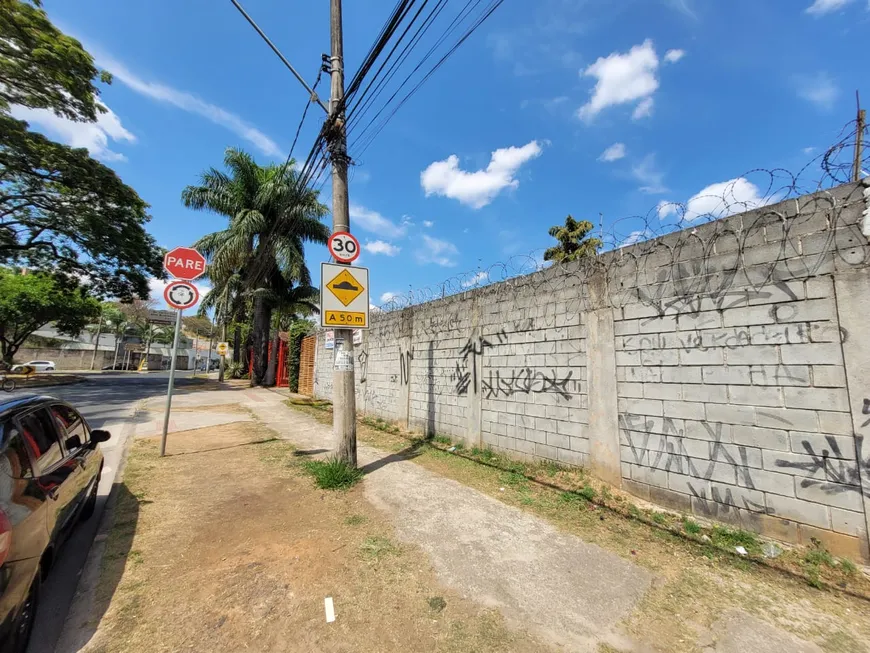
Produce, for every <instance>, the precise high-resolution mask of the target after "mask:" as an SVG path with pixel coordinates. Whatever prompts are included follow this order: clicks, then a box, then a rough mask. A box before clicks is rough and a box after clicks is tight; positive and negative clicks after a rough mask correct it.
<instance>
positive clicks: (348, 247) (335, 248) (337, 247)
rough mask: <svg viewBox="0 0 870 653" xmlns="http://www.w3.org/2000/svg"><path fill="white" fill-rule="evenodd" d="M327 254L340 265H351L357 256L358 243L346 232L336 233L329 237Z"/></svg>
mask: <svg viewBox="0 0 870 653" xmlns="http://www.w3.org/2000/svg"><path fill="white" fill-rule="evenodd" d="M329 253H330V254H332V258H334V259H335V260H336V261H340V262H342V263H352V262H353V261H355V260H356V259H357V257H358V256H359V241H358V240H357V239H356V238H355V237H354V236H351V235H350V234H349V233H347V232H346V231H338V232H336V233H334V234H332V235H331V236H330V237H329Z"/></svg>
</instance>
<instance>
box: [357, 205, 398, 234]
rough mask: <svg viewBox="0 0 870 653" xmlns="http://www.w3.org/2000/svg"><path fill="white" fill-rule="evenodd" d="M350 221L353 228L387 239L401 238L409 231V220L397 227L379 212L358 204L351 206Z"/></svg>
mask: <svg viewBox="0 0 870 653" xmlns="http://www.w3.org/2000/svg"><path fill="white" fill-rule="evenodd" d="M350 220H351V225H352V226H354V227H357V226H358V227H360V228H361V229H363V230H365V231H370V232H372V233H375V234H378V235H379V236H385V237H386V238H401V237H402V236H404V235H405V233H406V232H407V230H408V220H407V219H404V220H403V221H402V224H398V225H397V224H396V223H395V222H393V221H392V220H388V219H387V218H385V217H384V216H382V215H381V214H380V213H378V212H377V211H370V210H369V209H367V208H365V207H362V206H360V205H358V204H351V205H350Z"/></svg>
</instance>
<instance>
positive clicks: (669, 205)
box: [656, 200, 680, 220]
mask: <svg viewBox="0 0 870 653" xmlns="http://www.w3.org/2000/svg"><path fill="white" fill-rule="evenodd" d="M679 208H680V206H679V204H677V203H675V202H668V201H667V200H662V201H661V202H659V203H658V206H656V213H657V214H658V216H659V220H664V219H665V218H666V217H668V216H669V215H676V214H677V211H678V210H679Z"/></svg>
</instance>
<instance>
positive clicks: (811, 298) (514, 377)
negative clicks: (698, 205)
mask: <svg viewBox="0 0 870 653" xmlns="http://www.w3.org/2000/svg"><path fill="white" fill-rule="evenodd" d="M866 202H867V200H866V199H865V198H864V189H863V187H862V186H861V185H854V184H849V185H844V186H840V187H838V188H835V189H832V190H830V191H825V192H821V193H816V194H813V195H807V196H803V197H799V198H796V199H790V200H787V201H784V202H781V203H779V204H776V205H772V206H768V207H765V208H763V209H758V210H755V211H750V212H746V213H742V214H738V215H733V216H731V217H728V218H725V219H722V220H718V221H715V222H710V223H707V224H704V225H698V226H696V227H691V228H689V229H687V230H684V231H681V232H677V233H673V234H669V235H667V236H664V237H662V238H658V239H655V240H651V241H647V242H643V243H638V244H636V245H633V246H629V247H624V248H622V249H619V250H615V251H612V252H608V253H606V254H604V255H602V256H599V257H598V258H596V259H594V260H592V261H586V262H583V263H582V265H581V264H571V265H568V266H560V267H558V268H555V267H553V268H549V269H546V270H544V271H540V272H537V273H535V274H532V275H528V276H525V277H520V278H517V279H512V280H510V281H508V282H504V283H500V284H493V285H491V286H487V287H485V288H481V289H477V290H475V291H470V292H465V293H461V294H458V295H454V296H452V297H448V298H445V299H442V300H438V301H434V302H430V303H427V304H424V305H421V306H415V307H412V308H409V309H405V310H404V311H401V312H394V313H389V314H380V315H375V316H373V320H372V322H373V328H372V329H371V330H369V331H368V332H367V333H366V336H365V339H364V345H363V346H362V347H358V348H357V354H358V361H361V360H362V359H361V358H360V357H363V358H364V359H365V366H364V367H365V369H364V370H362V369H361V367H360V363H358V367H357V378H358V390H357V406H358V408H359V409H360V411H364V412H368V413H373V414H376V415H379V416H382V417H385V418H390V419H397V420H399V421H400V422H403V423H408V424H410V426H411V427H412V428H415V429H418V430H420V431H423V432H426V433H437V434H444V435H449V436H451V437H454V438H462V439H464V440H465V441H466V442H467V443H468V444H470V445H475V446H481V445H484V446H489V447H492V448H495V449H499V450H501V451H504V452H508V453H510V454H511V455H513V456H517V457H523V458H538V459H548V460H555V461H558V462H562V463H566V464H576V465H584V466H589V467H590V468H591V469H592V471H593V473H595V474H596V475H598V476H599V477H601V478H602V479H605V480H607V481H608V482H611V483H613V484H615V485H619V486H621V487H623V488H624V489H626V490H628V491H630V492H632V493H634V494H636V495H637V496H639V497H642V498H645V499H648V500H650V501H653V502H656V503H659V504H661V505H663V506H667V507H671V508H675V509H678V510H681V511H684V512H686V513H693V514H697V515H700V516H704V517H708V518H712V519H716V520H719V521H723V522H726V523H731V524H735V525H739V526H741V527H744V528H748V529H751V530H756V531H759V532H762V533H764V534H767V535H770V536H772V537H776V538H779V539H781V540H785V541H794V542H804V543H807V542H809V541H810V540H811V539H812V538H816V539H819V540H822V541H823V542H825V543H826V544H827V545H828V546H829V548H831V550H832V551H834V552H837V553H840V554H848V555H853V556H855V557H864V558H867V557H868V556H870V551H868V548H867V528H868V520H867V515H868V512H870V506H868V503H870V499H868V497H870V448H865V447H864V442H865V440H864V438H865V436H867V435H868V434H870V408H868V406H870V388H867V379H868V378H870V326H868V320H867V316H868V315H870V269H868V268H870V247H868V242H867V238H865V237H864V236H863V235H862V234H861V230H860V225H859V222H860V219H861V215H862V213H863V212H864V211H865V210H867V206H866ZM331 356H332V352H331V351H326V350H323V349H322V335H321V336H319V338H318V364H317V374H316V376H317V379H318V381H317V383H316V388H315V393H316V394H317V395H318V396H326V397H328V396H330V394H331V373H332V372H331V363H332V357H331ZM327 377H328V378H327Z"/></svg>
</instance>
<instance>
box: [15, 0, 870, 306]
mask: <svg viewBox="0 0 870 653" xmlns="http://www.w3.org/2000/svg"><path fill="white" fill-rule="evenodd" d="M458 1H459V0H451V2H452V3H453V4H456V3H457V2H458ZM328 4H329V3H328V2H326V0H321V1H320V2H304V3H303V2H294V3H287V2H279V1H278V0H246V1H245V2H244V5H245V7H246V9H247V10H248V11H249V12H250V13H251V14H252V15H253V17H254V18H255V19H256V20H257V21H258V22H259V23H260V24H261V26H262V27H263V28H264V29H265V30H266V32H267V33H268V34H269V35H270V37H271V38H272V39H273V40H274V41H275V42H276V44H277V45H278V47H279V48H280V49H281V50H282V51H283V52H284V54H285V55H286V56H287V57H288V59H289V60H290V61H291V62H293V64H294V65H295V66H296V67H297V68H298V69H299V70H300V72H301V73H302V74H303V75H304V76H305V77H306V79H308V80H309V82H313V79H314V77H315V75H316V73H317V70H318V67H319V65H320V55H321V53H323V52H326V51H327V50H328V49H329V31H328ZM393 4H394V3H393V2H392V0H382V1H376V0H356V1H354V2H346V3H345V5H346V6H345V54H346V61H347V69H348V71H349V73H350V72H352V71H355V70H356V68H357V66H358V65H359V62H360V61H361V59H362V58H363V56H364V55H365V53H366V51H368V49H369V47H370V46H371V44H372V43H373V41H374V39H375V37H376V35H377V33H378V31H379V30H380V28H381V26H382V25H383V22H384V21H385V19H386V18H387V16H388V14H389V12H390V10H391V9H392V7H393ZM449 4H450V3H448V5H449ZM459 4H460V5H463V4H464V3H459ZM45 7H46V10H47V11H48V13H49V15H50V17H51V18H52V19H53V20H54V21H55V22H56V24H58V26H59V27H61V28H62V29H63V30H65V31H66V32H68V33H70V34H72V35H74V36H76V37H77V38H79V39H80V40H81V41H82V42H83V43H84V44H85V46H86V47H87V48H88V49H89V51H90V52H91V53H92V54H93V55H94V56H95V57H96V58H97V61H98V64H100V65H101V66H102V67H105V68H107V69H108V70H110V71H111V72H113V73H114V74H115V81H114V83H113V84H112V85H111V86H109V87H105V88H104V91H103V96H102V97H103V101H104V103H105V104H106V106H107V107H108V108H109V109H110V110H111V113H109V114H107V115H106V116H104V117H103V118H102V119H101V121H100V123H99V124H98V125H76V124H70V123H66V122H64V121H62V120H59V119H56V118H54V117H53V116H48V115H46V114H38V113H32V112H31V113H27V112H24V111H23V110H20V109H19V110H18V111H17V115H19V116H21V117H24V118H26V119H28V120H30V121H31V122H32V124H33V126H34V128H37V129H40V130H43V131H45V132H47V133H49V134H50V135H52V136H53V137H54V138H56V139H58V140H64V141H66V142H68V143H71V144H73V145H76V146H84V147H88V148H89V149H90V151H91V153H92V154H93V155H94V156H96V157H98V158H100V159H101V160H103V161H104V162H105V163H106V164H107V165H110V166H111V167H113V168H114V169H115V170H117V172H118V173H119V174H120V176H121V177H122V178H123V179H124V180H125V181H126V182H127V183H129V184H130V185H131V186H133V187H134V188H135V189H136V190H137V191H138V192H139V193H140V195H142V197H143V198H144V199H145V200H146V201H147V202H149V203H150V204H151V213H152V215H153V221H152V222H151V224H150V230H151V231H152V232H153V233H154V235H155V237H156V238H157V240H158V242H159V243H160V244H161V245H163V246H165V247H172V246H175V245H189V244H190V243H192V242H193V241H194V240H196V239H197V238H198V237H199V236H201V235H203V234H205V233H207V232H210V231H214V230H217V229H220V228H223V226H224V224H225V222H224V219H223V218H221V217H219V216H213V215H210V214H207V213H200V212H193V211H189V210H187V209H185V208H184V207H183V206H182V205H181V202H180V193H181V190H182V188H183V187H184V186H185V185H187V184H191V183H195V182H196V181H197V178H198V175H199V174H200V173H201V172H202V171H203V170H204V169H206V168H207V167H209V166H220V164H221V161H222V157H223V151H224V149H225V148H226V147H227V146H238V147H243V148H245V149H247V150H249V151H250V152H252V153H253V154H254V155H255V156H256V157H257V159H258V160H259V161H260V162H261V163H267V162H271V161H283V160H284V158H285V157H286V155H287V152H288V151H289V148H290V144H291V142H292V139H293V135H294V133H295V130H296V127H297V125H298V123H299V118H300V116H301V112H302V108H303V106H304V104H305V101H306V94H305V92H304V91H303V90H302V89H301V87H300V86H299V85H298V83H297V82H296V81H295V80H294V79H293V78H292V77H291V75H290V74H289V72H288V71H287V70H286V69H284V68H283V65H282V64H281V63H280V61H279V60H278V59H277V58H276V57H275V56H274V55H273V54H272V53H271V52H270V51H269V50H268V49H267V48H266V46H265V44H264V43H263V42H262V41H261V40H260V39H259V37H257V36H256V34H255V33H254V32H253V30H252V29H251V28H250V27H249V26H248V25H247V24H246V23H245V22H244V20H243V19H242V18H241V16H240V15H239V14H238V13H237V12H236V10H235V9H234V8H233V6H232V5H231V4H230V2H229V1H226V2H215V1H214V0H185V2H170V1H169V0H151V1H150V2H147V3H130V2H123V3H122V2H105V1H99V0H78V1H77V2H75V3H70V2H63V1H61V0H46V1H45ZM868 24H870V4H868V1H867V0H815V1H814V0H766V1H764V2H759V1H758V0H732V1H730V2H727V3H726V2H720V1H717V0H536V1H535V2H529V1H526V0H506V1H505V2H504V4H503V5H502V6H501V8H500V9H499V10H498V11H497V12H496V13H495V14H493V16H492V17H491V18H490V20H489V21H488V22H487V23H485V24H484V25H483V26H482V27H481V28H480V29H479V30H478V31H477V32H475V34H474V35H473V36H472V37H471V38H470V39H469V40H468V41H466V42H465V44H464V45H463V46H462V47H461V48H460V49H459V50H458V51H457V53H456V54H455V55H454V56H453V57H452V58H451V59H450V60H448V62H447V63H446V64H445V65H444V66H443V67H442V68H441V69H440V70H439V71H438V72H437V73H435V75H434V76H433V77H432V78H431V79H430V80H429V81H428V82H427V83H426V84H425V85H424V86H423V87H422V88H421V90H420V91H419V92H418V93H417V94H416V95H415V96H414V97H413V98H412V99H411V100H410V101H409V102H408V103H407V104H406V105H405V106H404V107H403V108H402V110H401V111H400V112H399V113H398V114H396V116H395V117H394V118H393V119H392V120H391V121H390V123H389V124H388V125H387V126H386V128H385V129H384V130H383V132H381V133H380V135H379V136H378V138H377V139H376V140H375V141H374V142H373V144H372V145H371V147H369V148H368V149H367V150H366V151H365V152H364V153H362V155H359V154H358V153H357V152H355V151H354V150H353V149H351V151H350V154H351V156H352V157H355V159H356V162H357V165H356V166H355V167H354V168H353V172H352V181H351V188H350V197H351V204H352V211H351V218H352V219H351V227H352V231H353V232H354V233H355V234H356V235H357V237H358V238H359V239H360V240H361V241H362V243H363V245H364V247H366V251H365V252H364V253H363V255H362V257H361V264H363V265H366V266H368V267H370V268H371V274H370V279H371V284H372V288H371V290H372V293H371V300H372V302H373V303H374V304H379V303H381V302H382V301H383V300H386V299H388V298H389V297H390V294H391V293H407V292H408V291H409V288H415V289H419V288H422V287H426V286H430V285H432V284H436V283H438V282H440V281H442V280H444V279H447V278H449V277H453V276H455V275H457V274H459V273H462V272H467V271H474V270H476V269H478V268H480V269H487V268H489V267H490V266H491V265H492V264H493V263H496V262H498V261H504V260H506V259H509V258H510V257H511V256H515V255H520V254H525V253H528V252H531V251H533V250H540V249H542V248H544V247H547V246H548V245H550V244H551V243H550V242H549V241H550V238H549V237H548V236H547V229H548V228H549V227H550V226H551V225H554V224H557V223H559V222H562V221H563V220H564V217H565V216H566V215H567V214H569V213H570V214H572V215H574V217H575V218H584V219H589V220H592V221H593V222H596V223H597V222H598V221H599V217H598V216H599V214H603V216H604V218H603V219H604V230H605V231H607V232H610V231H613V230H614V229H616V230H617V231H618V232H619V236H618V238H617V241H620V240H621V241H622V242H625V240H626V239H628V240H633V239H637V238H640V237H643V231H642V229H640V228H638V226H637V225H638V224H641V223H640V222H637V223H633V222H631V221H628V222H626V221H623V222H619V221H618V218H620V217H622V216H630V215H647V214H648V213H650V212H651V211H652V213H651V214H652V215H654V216H655V217H656V218H658V217H661V218H662V219H665V220H667V219H668V218H671V219H672V218H673V217H674V215H675V211H674V210H673V209H671V208H670V207H671V206H673V205H670V204H668V203H669V202H678V203H681V205H682V208H681V209H680V211H681V213H680V215H683V212H688V214H687V215H686V217H691V215H692V213H693V212H694V213H702V212H709V211H712V210H715V208H714V207H711V206H709V202H707V203H705V201H704V200H703V197H701V196H704V195H709V194H721V193H722V191H723V189H724V188H727V189H728V191H729V192H730V193H732V194H733V195H735V196H736V198H737V199H738V200H739V201H743V202H746V203H747V204H748V205H751V204H752V203H753V202H756V201H758V202H760V201H762V197H761V196H762V195H763V190H759V188H758V187H757V186H755V185H753V182H752V180H751V179H744V180H741V179H740V175H741V174H742V173H743V172H744V171H747V170H751V169H755V168H767V169H772V168H777V167H781V168H785V169H788V170H793V171H797V170H799V169H800V168H801V167H803V165H804V164H805V163H806V162H808V161H809V160H810V159H812V158H813V156H816V155H818V154H819V153H820V152H821V150H823V149H824V147H826V146H827V145H829V144H831V143H832V142H833V140H834V139H835V137H836V135H837V133H838V132H839V130H840V128H841V127H842V126H843V125H844V124H845V123H846V122H847V121H848V120H851V119H853V118H854V114H855V99H854V92H855V90H856V89H858V90H861V91H862V92H863V95H864V97H865V98H867V99H868V101H870V88H867V87H866V84H867V81H866V80H867V79H868V77H867V75H866V69H865V67H866V63H865V62H864V59H865V57H864V56H863V55H864V53H865V50H864V49H863V48H861V38H862V35H863V34H866V33H867V27H868ZM862 68H863V69H864V70H862ZM348 77H350V74H348ZM862 82H863V83H864V85H865V86H864V87H863V88H862V87H861V84H862ZM327 89H328V83H326V80H324V82H323V83H322V85H321V86H320V90H322V91H323V92H324V93H326V92H327ZM322 118H323V113H322V111H321V110H320V109H319V108H317V107H312V108H311V109H310V111H309V117H308V121H307V123H306V125H305V127H304V129H303V131H302V135H301V137H300V141H299V143H300V144H299V146H298V149H297V153H298V154H299V155H301V156H302V157H303V158H304V155H305V154H306V153H307V152H308V149H309V148H310V146H311V143H312V142H313V140H314V137H315V134H316V131H317V129H318V128H319V124H320V122H321V120H322ZM810 148H816V149H815V150H811V149H810ZM735 179H736V180H738V181H737V182H734V181H733V180H735ZM726 182H730V185H729V186H723V184H725V183H726ZM328 188H329V187H328V186H327V188H326V191H327V192H326V193H325V196H324V197H325V199H326V200H327V201H329V193H328ZM656 207H659V210H658V211H657V210H656ZM614 225H616V226H615V227H614ZM308 259H309V266H310V268H311V270H312V273H313V274H315V276H316V275H318V274H319V267H320V266H319V263H320V262H321V261H325V260H327V259H328V255H327V253H326V249H325V248H324V247H319V246H317V247H315V246H311V247H310V248H309V250H308ZM154 286H155V291H157V290H159V289H160V284H159V282H156V283H155V284H154Z"/></svg>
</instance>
